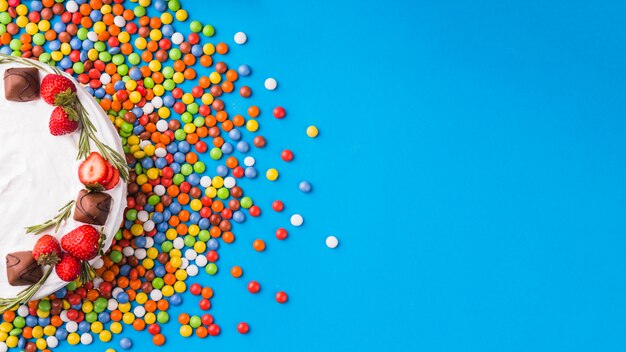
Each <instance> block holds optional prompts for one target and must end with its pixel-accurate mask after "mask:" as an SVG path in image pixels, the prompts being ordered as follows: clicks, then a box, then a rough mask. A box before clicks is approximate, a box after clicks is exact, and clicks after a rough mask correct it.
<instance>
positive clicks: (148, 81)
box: [143, 77, 154, 88]
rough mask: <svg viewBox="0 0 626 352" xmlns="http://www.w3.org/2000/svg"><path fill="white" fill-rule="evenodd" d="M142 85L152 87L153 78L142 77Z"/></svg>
mask: <svg viewBox="0 0 626 352" xmlns="http://www.w3.org/2000/svg"><path fill="white" fill-rule="evenodd" d="M143 85H144V86H145V87H146V88H153V87H154V80H153V79H152V78H150V77H146V78H144V79H143Z"/></svg>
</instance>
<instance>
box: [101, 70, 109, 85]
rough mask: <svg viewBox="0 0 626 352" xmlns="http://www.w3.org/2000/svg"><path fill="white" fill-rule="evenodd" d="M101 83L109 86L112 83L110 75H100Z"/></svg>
mask: <svg viewBox="0 0 626 352" xmlns="http://www.w3.org/2000/svg"><path fill="white" fill-rule="evenodd" d="M100 82H102V84H109V83H111V75H110V74H108V73H106V72H105V73H103V74H101V75H100Z"/></svg>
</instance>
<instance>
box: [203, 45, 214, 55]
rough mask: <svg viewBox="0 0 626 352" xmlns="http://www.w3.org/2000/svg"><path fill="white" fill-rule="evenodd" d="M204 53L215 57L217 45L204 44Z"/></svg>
mask: <svg viewBox="0 0 626 352" xmlns="http://www.w3.org/2000/svg"><path fill="white" fill-rule="evenodd" d="M202 52H203V53H204V55H213V54H215V45H213V44H211V43H207V44H204V46H203V47H202Z"/></svg>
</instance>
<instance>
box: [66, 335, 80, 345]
mask: <svg viewBox="0 0 626 352" xmlns="http://www.w3.org/2000/svg"><path fill="white" fill-rule="evenodd" d="M67 342H68V343H69V344H70V345H78V343H79V342H80V335H78V334H77V333H75V332H73V333H71V334H69V335H67Z"/></svg>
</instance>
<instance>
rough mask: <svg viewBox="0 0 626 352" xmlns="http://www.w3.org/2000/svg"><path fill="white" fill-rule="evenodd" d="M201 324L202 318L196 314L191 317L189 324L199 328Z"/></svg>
mask: <svg viewBox="0 0 626 352" xmlns="http://www.w3.org/2000/svg"><path fill="white" fill-rule="evenodd" d="M200 325H202V319H200V317H199V316H197V315H194V316H192V317H191V318H190V319H189V326H191V327H192V328H194V329H195V328H197V327H199V326H200Z"/></svg>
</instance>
